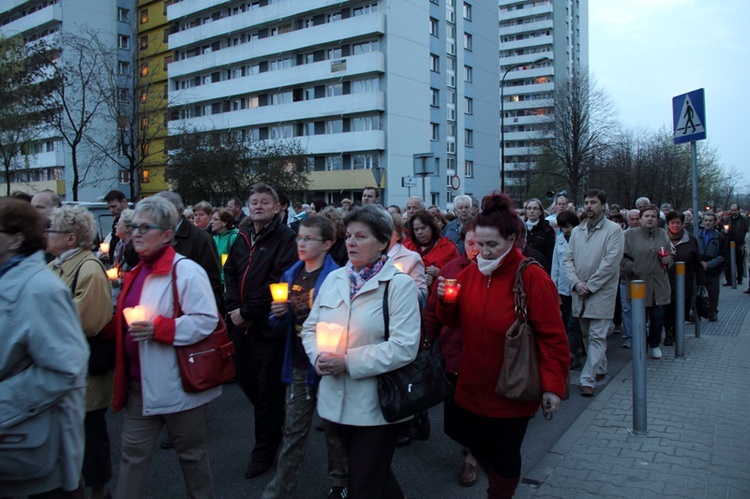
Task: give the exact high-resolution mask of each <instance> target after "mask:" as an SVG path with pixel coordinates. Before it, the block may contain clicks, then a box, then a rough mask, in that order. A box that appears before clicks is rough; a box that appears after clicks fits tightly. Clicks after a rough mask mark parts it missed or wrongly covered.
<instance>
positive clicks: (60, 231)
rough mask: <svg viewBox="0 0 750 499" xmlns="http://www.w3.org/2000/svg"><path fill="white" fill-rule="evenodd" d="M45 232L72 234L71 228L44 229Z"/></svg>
mask: <svg viewBox="0 0 750 499" xmlns="http://www.w3.org/2000/svg"><path fill="white" fill-rule="evenodd" d="M44 233H45V234H70V231H69V230H54V229H44Z"/></svg>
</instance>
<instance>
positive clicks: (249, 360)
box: [224, 183, 297, 478]
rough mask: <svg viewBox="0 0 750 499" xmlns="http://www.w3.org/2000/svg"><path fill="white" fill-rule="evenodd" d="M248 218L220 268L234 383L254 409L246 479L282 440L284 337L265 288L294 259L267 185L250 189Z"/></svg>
mask: <svg viewBox="0 0 750 499" xmlns="http://www.w3.org/2000/svg"><path fill="white" fill-rule="evenodd" d="M248 208H249V209H250V215H249V216H250V219H251V220H252V223H249V224H247V225H246V226H245V227H244V228H243V229H242V230H241V231H240V234H239V237H237V241H236V242H235V244H234V246H233V247H232V250H231V252H230V254H229V258H228V260H227V263H226V265H225V266H224V277H225V282H226V286H227V293H226V299H227V310H228V311H229V319H230V321H229V322H230V323H231V325H232V326H231V327H232V330H233V332H234V344H235V349H236V352H237V353H236V355H235V364H236V367H237V379H238V381H239V383H240V387H241V388H242V390H243V391H244V392H245V395H246V396H247V398H248V399H250V402H252V404H253V407H254V410H255V448H254V449H253V452H252V460H251V462H250V466H249V467H248V469H247V471H246V472H245V476H246V477H247V478H255V477H256V476H258V475H261V474H263V473H264V472H266V471H267V470H268V468H269V467H270V466H271V464H272V463H273V460H274V457H275V456H276V452H277V450H278V448H279V444H280V442H281V427H282V425H283V422H284V393H285V386H284V385H283V384H282V382H281V367H282V364H283V360H284V343H285V335H284V333H283V332H279V331H276V330H274V329H273V328H272V327H271V325H270V323H269V321H268V318H269V313H270V310H271V292H270V289H269V285H270V284H271V283H275V282H280V281H281V276H282V274H283V273H284V272H285V271H286V270H287V269H289V267H291V266H292V265H293V264H294V263H295V262H296V261H297V247H296V243H295V237H296V234H295V233H294V231H292V230H291V229H290V228H289V227H287V225H286V224H284V223H283V222H282V221H281V217H280V216H279V210H280V205H279V196H278V194H277V193H276V191H275V190H273V189H272V188H271V187H270V186H268V185H266V184H263V183H260V184H257V185H256V186H255V187H253V190H252V191H251V193H250V199H249V200H248Z"/></svg>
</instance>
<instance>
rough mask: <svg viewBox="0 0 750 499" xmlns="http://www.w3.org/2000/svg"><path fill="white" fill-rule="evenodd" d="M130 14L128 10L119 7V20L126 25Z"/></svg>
mask: <svg viewBox="0 0 750 499" xmlns="http://www.w3.org/2000/svg"><path fill="white" fill-rule="evenodd" d="M129 14H130V11H129V10H128V9H123V8H122V7H119V8H118V9H117V20H118V21H120V22H122V23H126V22H128V21H129V19H128V15H129Z"/></svg>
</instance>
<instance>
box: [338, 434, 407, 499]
mask: <svg viewBox="0 0 750 499" xmlns="http://www.w3.org/2000/svg"><path fill="white" fill-rule="evenodd" d="M401 427H402V425H400V424H387V425H382V426H349V425H342V424H337V423H333V428H334V431H336V433H337V434H338V436H339V438H340V440H341V441H342V442H343V444H344V447H345V448H346V449H347V450H348V455H349V485H348V491H349V495H348V497H350V498H351V499H401V498H402V497H404V493H403V491H402V490H401V487H400V486H399V484H398V481H397V480H396V476H395V475H394V474H393V471H392V470H391V461H392V460H393V453H394V452H395V450H396V439H397V438H398V432H399V430H400V429H401Z"/></svg>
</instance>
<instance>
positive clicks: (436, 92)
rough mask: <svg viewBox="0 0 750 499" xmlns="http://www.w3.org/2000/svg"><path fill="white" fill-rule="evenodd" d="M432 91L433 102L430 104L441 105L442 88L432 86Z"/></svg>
mask: <svg viewBox="0 0 750 499" xmlns="http://www.w3.org/2000/svg"><path fill="white" fill-rule="evenodd" d="M430 93H431V94H432V102H431V103H430V105H431V106H433V107H438V106H440V90H438V89H437V88H431V89H430Z"/></svg>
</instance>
